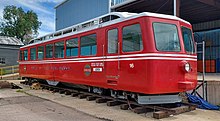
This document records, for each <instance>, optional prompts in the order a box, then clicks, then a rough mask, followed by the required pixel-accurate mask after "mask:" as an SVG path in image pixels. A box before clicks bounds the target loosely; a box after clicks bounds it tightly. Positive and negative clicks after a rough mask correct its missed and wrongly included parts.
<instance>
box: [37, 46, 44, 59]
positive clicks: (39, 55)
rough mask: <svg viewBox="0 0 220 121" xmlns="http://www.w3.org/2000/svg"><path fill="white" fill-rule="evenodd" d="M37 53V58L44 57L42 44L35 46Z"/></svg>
mask: <svg viewBox="0 0 220 121" xmlns="http://www.w3.org/2000/svg"><path fill="white" fill-rule="evenodd" d="M37 55H38V60H43V59H44V46H39V47H38V48H37Z"/></svg>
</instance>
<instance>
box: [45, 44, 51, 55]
mask: <svg viewBox="0 0 220 121" xmlns="http://www.w3.org/2000/svg"><path fill="white" fill-rule="evenodd" d="M46 58H53V44H47V45H46Z"/></svg>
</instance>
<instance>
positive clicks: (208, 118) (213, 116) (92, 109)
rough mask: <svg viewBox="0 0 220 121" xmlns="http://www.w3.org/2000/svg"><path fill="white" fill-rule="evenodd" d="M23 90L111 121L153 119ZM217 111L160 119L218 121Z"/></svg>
mask: <svg viewBox="0 0 220 121" xmlns="http://www.w3.org/2000/svg"><path fill="white" fill-rule="evenodd" d="M24 90H25V92H27V93H29V94H31V95H35V96H38V97H42V98H45V99H48V100H51V101H53V102H56V103H60V104H62V105H65V106H68V107H72V108H74V109H75V110H78V111H81V112H84V113H86V114H89V115H92V116H95V117H99V118H104V119H109V120H113V121H154V120H156V119H153V118H152V113H147V114H141V115H138V114H135V113H133V112H131V111H130V110H128V111H124V110H120V109H119V106H114V107H107V106H106V103H104V104H97V103H95V101H86V100H85V99H78V98H76V97H71V96H66V95H61V94H58V93H52V92H50V91H48V90H43V91H42V90H30V89H29V88H28V86H24ZM219 119H220V112H219V111H209V110H200V109H197V110H195V111H192V112H187V113H183V114H180V115H175V116H171V117H169V118H165V119H161V120H162V121H170V120H172V121H191V120H193V121H219Z"/></svg>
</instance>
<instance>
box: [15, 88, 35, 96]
mask: <svg viewBox="0 0 220 121" xmlns="http://www.w3.org/2000/svg"><path fill="white" fill-rule="evenodd" d="M16 92H19V93H24V94H26V95H29V96H33V95H32V94H29V93H27V92H26V91H24V90H23V89H19V90H16Z"/></svg>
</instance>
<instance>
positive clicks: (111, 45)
mask: <svg viewBox="0 0 220 121" xmlns="http://www.w3.org/2000/svg"><path fill="white" fill-rule="evenodd" d="M108 53H118V30H117V29H112V30H109V31H108Z"/></svg>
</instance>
